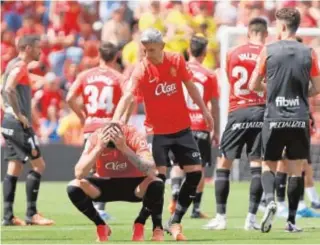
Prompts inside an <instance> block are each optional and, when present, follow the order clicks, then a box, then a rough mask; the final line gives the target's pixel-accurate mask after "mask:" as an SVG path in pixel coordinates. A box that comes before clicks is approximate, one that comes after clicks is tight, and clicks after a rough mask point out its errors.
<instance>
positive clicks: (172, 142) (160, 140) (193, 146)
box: [148, 128, 202, 168]
mask: <svg viewBox="0 0 320 245" xmlns="http://www.w3.org/2000/svg"><path fill="white" fill-rule="evenodd" d="M148 142H149V145H150V146H151V147H152V155H153V158H154V161H155V163H156V165H157V167H162V166H171V163H170V158H169V152H170V151H171V152H172V154H173V156H174V159H175V161H176V162H178V163H179V166H180V167H181V168H183V166H186V165H198V164H202V160H201V155H200V151H199V148H198V146H197V143H196V141H195V139H194V137H193V135H192V132H191V130H190V129H189V128H187V129H184V130H182V131H180V132H178V133H174V134H163V135H160V134H156V135H149V136H148Z"/></svg>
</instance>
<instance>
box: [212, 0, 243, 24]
mask: <svg viewBox="0 0 320 245" xmlns="http://www.w3.org/2000/svg"><path fill="white" fill-rule="evenodd" d="M237 4H238V2H237V1H230V0H226V1H220V2H219V3H217V6H216V8H215V13H214V16H215V19H216V21H217V25H227V26H233V25H235V24H236V22H237V15H238V10H237Z"/></svg>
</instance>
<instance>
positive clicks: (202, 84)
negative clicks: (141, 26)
mask: <svg viewBox="0 0 320 245" xmlns="http://www.w3.org/2000/svg"><path fill="white" fill-rule="evenodd" d="M207 45H208V40H207V39H206V38H205V37H203V36H199V35H195V36H193V37H192V38H191V41H190V47H189V53H190V60H189V62H188V68H189V69H190V70H191V72H192V74H193V78H194V82H195V85H196V86H197V88H198V89H199V92H200V95H201V96H202V99H203V100H204V102H205V104H206V105H209V103H211V114H212V117H213V118H214V131H213V133H214V135H213V137H214V138H217V139H218V138H219V104H218V103H219V102H218V96H219V95H218V84H217V79H216V76H215V74H214V73H213V72H211V71H209V70H208V69H206V68H204V67H203V66H202V65H201V64H202V62H203V60H204V58H205V57H206V54H207ZM185 99H186V104H187V108H188V110H189V115H190V119H191V130H192V134H193V137H194V138H195V140H196V142H197V144H198V147H199V150H200V154H201V158H202V163H203V167H204V168H205V167H206V166H210V165H211V135H210V134H211V131H210V130H209V128H208V126H207V125H206V123H205V121H204V118H203V115H202V112H201V110H200V108H199V107H198V106H197V105H196V104H195V103H194V102H193V100H192V99H191V98H190V96H189V94H188V93H187V91H185ZM204 168H203V172H202V178H201V181H200V183H199V185H198V188H197V192H196V196H195V198H194V199H193V209H192V214H191V218H207V216H206V215H205V214H204V213H202V212H200V203H201V198H202V193H203V189H204ZM181 172H182V171H181V170H180V168H179V166H174V167H173V168H172V170H171V174H172V177H173V178H172V179H171V186H172V192H173V193H172V194H173V199H172V201H171V204H170V208H171V210H170V211H172V213H173V212H174V209H175V206H176V205H175V203H176V201H177V199H178V196H179V189H180V186H181V183H182V180H183V177H184V176H183V172H182V173H181Z"/></svg>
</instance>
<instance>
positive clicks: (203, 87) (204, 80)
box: [184, 61, 219, 131]
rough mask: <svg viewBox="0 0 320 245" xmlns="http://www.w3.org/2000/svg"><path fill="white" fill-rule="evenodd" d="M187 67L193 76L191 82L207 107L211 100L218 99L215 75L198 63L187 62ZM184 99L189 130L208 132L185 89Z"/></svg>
mask: <svg viewBox="0 0 320 245" xmlns="http://www.w3.org/2000/svg"><path fill="white" fill-rule="evenodd" d="M188 67H189V69H190V71H191V72H192V74H193V81H194V82H195V85H196V86H197V88H198V90H199V93H200V95H201V97H202V99H203V101H204V103H205V104H206V105H207V104H208V102H210V101H211V99H213V98H218V97H219V93H218V82H217V78H216V76H215V74H214V73H213V72H212V71H209V70H208V69H206V68H204V67H203V66H202V65H201V64H200V63H199V62H197V61H192V62H188ZM184 92H185V99H186V103H187V108H188V110H189V115H190V119H191V129H192V130H199V131H209V129H208V126H207V125H206V122H205V120H204V118H203V114H202V111H201V110H200V108H199V106H197V105H196V104H195V103H194V102H193V100H192V98H191V97H190V95H189V93H188V91H187V89H186V88H185V87H184Z"/></svg>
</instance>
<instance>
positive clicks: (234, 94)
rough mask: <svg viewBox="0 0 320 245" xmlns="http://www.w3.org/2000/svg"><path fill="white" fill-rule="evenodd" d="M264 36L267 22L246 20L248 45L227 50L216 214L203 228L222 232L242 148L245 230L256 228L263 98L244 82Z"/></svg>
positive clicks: (216, 189)
mask: <svg viewBox="0 0 320 245" xmlns="http://www.w3.org/2000/svg"><path fill="white" fill-rule="evenodd" d="M267 36H268V30H267V22H266V21H265V20H264V19H262V18H254V19H252V20H250V22H249V26H248V37H249V42H248V43H247V44H244V45H241V46H238V47H236V48H234V49H232V50H230V51H229V52H228V54H227V68H226V69H227V70H226V72H227V75H228V79H229V83H230V88H231V90H230V98H229V103H230V107H229V108H230V109H229V115H228V123H227V125H226V128H225V131H224V132H223V135H222V139H221V144H220V158H219V159H218V163H217V167H216V169H217V170H216V178H215V196H216V209H217V215H216V217H215V218H214V219H212V220H211V221H210V222H209V223H208V224H207V225H205V226H204V228H205V229H214V230H224V229H226V226H227V219H226V206H227V199H228V195H229V188H230V187H229V186H230V180H229V175H230V169H231V166H232V162H233V160H234V159H238V158H240V157H241V152H242V149H243V146H244V145H246V146H247V148H246V150H247V154H248V158H249V160H250V168H251V174H252V179H251V184H250V198H249V199H250V204H249V213H248V215H247V218H246V221H245V226H244V228H245V229H246V230H253V229H259V228H260V227H259V225H258V224H257V223H256V213H257V209H258V207H259V203H260V199H261V195H262V186H261V128H262V125H263V114H264V110H265V95H264V94H263V93H256V92H251V91H249V89H248V82H249V79H250V77H251V74H252V72H253V70H254V68H255V65H256V61H257V58H258V56H259V54H260V51H261V49H262V48H263V45H264V42H265V39H266V37H267Z"/></svg>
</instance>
